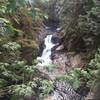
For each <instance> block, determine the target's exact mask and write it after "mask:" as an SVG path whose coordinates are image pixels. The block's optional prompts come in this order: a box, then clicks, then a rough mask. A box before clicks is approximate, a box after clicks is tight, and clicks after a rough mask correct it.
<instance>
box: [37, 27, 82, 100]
mask: <svg viewBox="0 0 100 100" xmlns="http://www.w3.org/2000/svg"><path fill="white" fill-rule="evenodd" d="M44 31H45V38H44V49H43V52H42V54H41V56H40V57H37V60H39V63H38V64H37V68H38V70H40V71H41V72H42V73H44V74H45V75H47V78H49V80H51V81H53V82H54V81H55V79H56V78H57V77H60V76H62V75H64V74H65V73H66V72H67V71H69V70H71V69H72V68H73V67H76V66H77V65H79V64H81V63H82V61H81V56H80V55H79V54H77V55H75V56H73V57H70V56H69V54H67V52H66V51H64V50H63V49H64V46H63V45H60V37H58V35H57V32H56V30H52V28H51V27H46V28H45V29H44ZM41 34H42V33H41ZM54 83H55V84H54V85H55V90H54V91H53V92H52V95H50V96H48V98H46V99H44V100H84V98H83V97H82V96H81V95H79V94H78V93H76V92H75V91H74V89H73V87H72V86H71V85H70V84H69V83H67V82H66V81H55V82H54Z"/></svg>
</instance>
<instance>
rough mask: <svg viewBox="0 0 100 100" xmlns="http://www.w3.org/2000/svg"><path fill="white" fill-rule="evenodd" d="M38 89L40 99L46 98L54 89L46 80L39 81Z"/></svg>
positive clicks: (51, 83) (50, 82)
mask: <svg viewBox="0 0 100 100" xmlns="http://www.w3.org/2000/svg"><path fill="white" fill-rule="evenodd" d="M39 89H40V91H41V93H40V98H42V97H46V96H48V95H49V93H50V92H51V91H53V89H54V86H53V82H52V81H48V80H41V81H40V87H39Z"/></svg>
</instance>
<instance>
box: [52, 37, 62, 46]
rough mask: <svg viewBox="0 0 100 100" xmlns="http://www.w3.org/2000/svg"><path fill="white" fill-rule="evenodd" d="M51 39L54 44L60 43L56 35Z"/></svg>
mask: <svg viewBox="0 0 100 100" xmlns="http://www.w3.org/2000/svg"><path fill="white" fill-rule="evenodd" d="M51 41H52V43H54V44H56V43H60V41H61V39H60V38H59V37H58V36H53V37H52V40H51Z"/></svg>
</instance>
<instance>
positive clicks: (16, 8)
mask: <svg viewBox="0 0 100 100" xmlns="http://www.w3.org/2000/svg"><path fill="white" fill-rule="evenodd" d="M34 2H35V3H34V6H33V4H32V3H30V2H29V1H27V0H26V1H25V0H2V1H0V99H3V100H19V99H21V98H22V99H28V100H29V99H32V98H33V99H34V97H37V98H38V99H39V98H42V97H44V96H46V94H48V93H49V92H50V91H51V90H52V89H53V88H52V82H50V81H48V80H46V79H43V78H41V77H40V75H38V76H37V75H36V73H37V69H36V64H37V62H36V61H35V58H36V56H37V53H38V50H39V42H40V41H39V39H38V35H39V31H40V30H41V29H42V27H43V17H45V16H46V14H45V12H43V11H42V10H43V9H42V10H41V9H40V8H39V7H40V5H41V7H42V8H43V7H44V6H43V4H45V3H46V2H47V1H39V2H38V1H37V0H36V1H34ZM39 4H40V5H39Z"/></svg>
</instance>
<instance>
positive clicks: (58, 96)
mask: <svg viewBox="0 0 100 100" xmlns="http://www.w3.org/2000/svg"><path fill="white" fill-rule="evenodd" d="M55 88H56V89H55V91H54V96H53V97H52V98H53V99H52V100H85V99H84V98H83V97H82V96H81V95H79V94H77V93H76V92H75V91H74V89H73V88H72V86H71V85H69V84H68V82H66V81H58V82H56V85H55Z"/></svg>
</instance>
